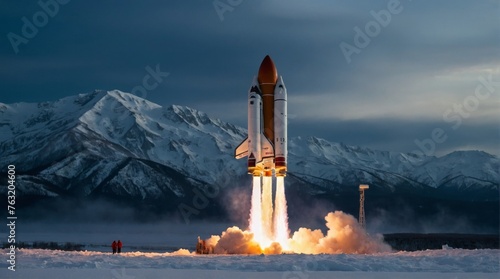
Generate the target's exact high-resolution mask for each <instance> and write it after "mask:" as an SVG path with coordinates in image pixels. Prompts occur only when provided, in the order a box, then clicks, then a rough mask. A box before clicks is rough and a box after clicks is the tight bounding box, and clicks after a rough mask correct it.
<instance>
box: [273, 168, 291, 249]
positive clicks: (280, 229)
mask: <svg viewBox="0 0 500 279" xmlns="http://www.w3.org/2000/svg"><path fill="white" fill-rule="evenodd" d="M274 206H275V210H274V236H275V238H274V239H275V241H276V242H278V243H279V244H280V245H281V247H282V248H283V249H284V250H288V213H287V207H286V197H285V178H284V177H283V176H278V177H276V199H275V202H274Z"/></svg>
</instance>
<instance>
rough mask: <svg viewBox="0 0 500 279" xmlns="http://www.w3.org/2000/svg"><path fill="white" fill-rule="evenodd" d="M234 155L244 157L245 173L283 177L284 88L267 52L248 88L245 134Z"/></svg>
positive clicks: (285, 153)
mask: <svg viewBox="0 0 500 279" xmlns="http://www.w3.org/2000/svg"><path fill="white" fill-rule="evenodd" d="M234 157H235V158H236V159H241V158H244V157H248V173H249V174H251V175H253V176H273V174H274V175H275V176H286V171H287V91H286V87H285V83H284V82H283V78H282V77H281V76H278V71H277V70H276V66H275V65H274V62H273V60H272V59H271V57H269V55H267V56H266V57H265V58H264V60H262V63H261V64H260V68H259V72H258V75H257V76H255V77H254V78H253V81H252V85H251V86H250V89H249V90H248V137H247V138H246V139H245V140H244V141H243V142H242V143H241V144H240V145H239V146H238V147H237V148H236V149H235V154H234Z"/></svg>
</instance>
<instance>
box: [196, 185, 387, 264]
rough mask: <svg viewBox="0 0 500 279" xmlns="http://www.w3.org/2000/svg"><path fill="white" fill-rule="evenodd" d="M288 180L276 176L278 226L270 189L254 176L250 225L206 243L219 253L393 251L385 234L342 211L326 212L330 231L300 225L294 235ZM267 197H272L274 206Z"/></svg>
mask: <svg viewBox="0 0 500 279" xmlns="http://www.w3.org/2000/svg"><path fill="white" fill-rule="evenodd" d="M268 181H269V184H268V185H266V183H267V182H266V180H264V186H263V188H266V187H269V188H270V189H269V192H270V193H271V195H272V190H271V189H272V184H271V179H269V180H268ZM284 184H285V183H284V177H277V178H276V197H275V204H274V219H273V220H272V223H274V226H272V227H269V226H268V225H266V222H268V221H267V220H269V219H268V218H269V217H268V216H269V214H271V216H272V213H273V211H272V210H273V207H272V196H271V197H269V196H268V195H269V194H268V193H267V192H268V191H267V190H264V191H263V193H262V194H261V179H260V177H254V178H253V191H252V209H251V212H250V220H249V229H248V230H242V229H240V228H238V227H236V226H235V227H231V228H228V229H227V230H226V231H224V232H222V235H221V236H216V235H215V236H212V237H210V238H209V239H207V240H206V244H207V245H209V246H211V247H213V251H214V253H216V254H281V253H303V254H341V253H348V254H371V253H379V252H389V251H391V248H390V246H389V245H387V244H385V243H384V242H383V240H382V237H381V236H371V235H369V234H368V233H367V232H366V231H365V229H364V228H363V227H362V226H360V225H359V224H358V221H357V220H356V218H354V217H353V216H352V215H349V214H346V213H344V212H342V211H335V212H330V213H328V215H326V217H325V221H326V227H327V229H328V230H327V232H326V235H325V234H323V232H322V231H321V230H320V229H315V230H312V229H308V228H300V229H298V230H297V231H296V232H294V233H293V234H292V237H291V238H290V237H289V231H288V214H287V204H286V197H285V187H284ZM264 192H266V194H264ZM264 199H266V202H264ZM267 199H271V205H270V206H269V204H268V203H269V201H267ZM264 203H266V206H264Z"/></svg>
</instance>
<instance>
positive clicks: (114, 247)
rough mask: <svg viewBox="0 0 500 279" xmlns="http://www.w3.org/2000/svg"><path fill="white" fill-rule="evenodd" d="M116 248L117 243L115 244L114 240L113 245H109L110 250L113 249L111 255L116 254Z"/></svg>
mask: <svg viewBox="0 0 500 279" xmlns="http://www.w3.org/2000/svg"><path fill="white" fill-rule="evenodd" d="M116 248H118V243H116V240H113V244H111V249H113V254H116Z"/></svg>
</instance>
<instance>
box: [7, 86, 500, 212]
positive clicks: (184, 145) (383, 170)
mask: <svg viewBox="0 0 500 279" xmlns="http://www.w3.org/2000/svg"><path fill="white" fill-rule="evenodd" d="M245 137H246V129H244V128H241V127H237V126H235V125H232V124H230V123H226V122H223V121H221V120H219V119H214V118H210V117H209V116H208V115H207V114H205V113H203V112H200V111H197V110H194V109H191V108H188V107H182V106H176V105H172V106H168V107H162V106H160V105H157V104H155V103H152V102H149V101H147V100H145V99H142V98H139V97H137V96H135V95H132V94H129V93H124V92H121V91H117V90H114V91H94V92H92V93H88V94H80V95H77V96H70V97H66V98H63V99H60V100H58V101H54V102H43V103H15V104H2V103H0V153H1V154H2V159H1V161H0V168H1V169H4V170H5V169H6V168H7V165H9V164H13V165H15V166H16V173H17V175H18V176H17V182H16V183H17V190H18V195H23V196H29V197H58V196H59V197H65V196H69V197H88V196H115V197H124V198H130V199H135V200H159V201H165V200H173V199H181V200H182V199H189V198H190V197H191V196H193V189H195V188H198V189H201V190H204V188H206V187H211V186H213V185H218V186H224V187H225V186H233V184H237V183H241V181H246V180H248V177H247V176H246V169H245V165H246V162H245V160H236V159H234V158H233V152H234V148H235V147H236V146H237V145H238V144H239V143H240V142H241V141H242V140H243V139H244V138H245ZM288 162H289V177H290V178H289V179H288V181H289V183H290V185H295V186H294V187H302V188H303V189H305V191H307V192H308V193H310V194H311V195H322V194H332V193H342V192H351V193H354V192H357V185H359V184H360V183H366V184H370V188H371V189H376V190H378V191H379V192H383V193H394V192H398V191H409V192H411V193H412V194H413V193H420V194H422V195H429V193H430V195H449V196H450V197H452V198H456V199H465V200H498V191H499V184H500V171H499V170H500V160H499V158H498V157H496V156H494V155H490V154H488V153H485V152H482V151H457V152H453V153H450V154H448V155H446V156H443V157H430V156H423V155H422V156H418V155H415V154H411V153H396V152H388V151H377V150H371V149H368V148H363V147H357V146H348V145H344V144H341V143H332V142H329V141H326V140H324V139H320V138H316V137H295V138H290V139H289V158H288ZM287 183H288V182H287ZM450 194H451V195H450ZM172 207H174V206H172Z"/></svg>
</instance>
